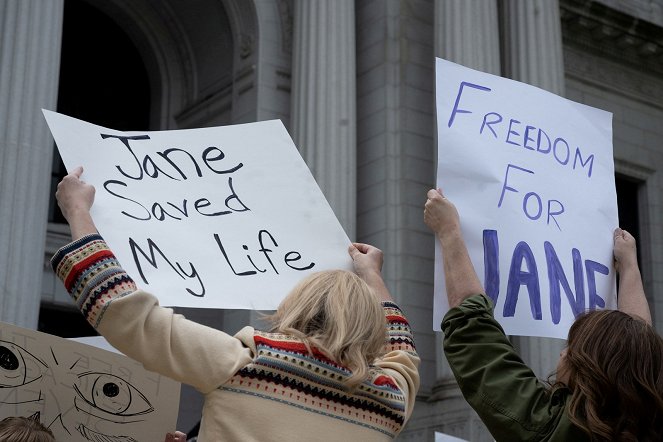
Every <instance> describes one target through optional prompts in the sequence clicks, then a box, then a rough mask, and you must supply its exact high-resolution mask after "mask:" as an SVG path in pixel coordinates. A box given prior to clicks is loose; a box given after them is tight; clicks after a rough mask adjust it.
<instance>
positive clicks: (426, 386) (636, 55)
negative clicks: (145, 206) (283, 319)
mask: <svg viewBox="0 0 663 442" xmlns="http://www.w3.org/2000/svg"><path fill="white" fill-rule="evenodd" d="M435 56H439V57H443V58H446V59H449V60H451V61H455V62H458V63H461V64H463V65H465V66H468V67H471V68H474V69H479V70H482V71H485V72H490V73H493V74H497V75H502V76H505V77H509V78H513V79H516V80H519V81H523V82H526V83H530V84H533V85H536V86H539V87H541V88H543V89H547V90H549V91H552V92H554V93H556V94H559V95H562V96H565V97H567V98H570V99H572V100H574V101H578V102H581V103H585V104H588V105H590V106H595V107H599V108H601V109H605V110H608V111H610V112H612V113H613V114H614V119H613V128H614V154H615V170H616V176H615V178H616V183H617V193H618V200H619V201H618V202H619V209H620V223H621V224H622V227H625V228H627V229H628V230H630V231H631V232H633V233H634V234H635V236H636V237H637V239H638V241H639V258H640V261H641V266H642V273H643V278H644V283H645V289H646V291H647V293H648V297H649V301H650V305H651V306H652V313H653V316H654V322H655V325H656V327H657V328H658V330H663V177H662V173H663V0H594V1H589V0H587V1H583V0H187V1H185V0H64V1H63V0H0V191H1V192H0V247H1V249H2V252H3V253H2V255H0V283H1V284H2V290H1V291H0V320H2V321H6V322H12V323H15V324H18V325H21V326H25V327H30V328H39V329H40V330H43V331H46V332H49V333H53V334H58V335H61V336H74V335H84V334H90V333H93V331H91V330H90V329H89V328H88V327H87V324H86V323H85V322H84V321H83V319H82V316H81V315H80V314H79V313H78V312H77V311H76V310H75V309H74V307H73V306H72V304H71V303H70V302H69V299H68V296H67V295H66V293H64V290H63V288H62V287H61V285H60V283H59V282H58V281H56V279H55V277H54V275H53V273H52V271H51V270H50V268H49V266H48V259H49V258H50V256H51V255H52V253H53V252H54V251H55V250H56V249H57V248H58V247H60V246H62V245H64V244H65V243H66V242H67V241H68V239H69V232H68V228H67V227H66V225H65V224H64V222H63V218H62V215H61V214H60V213H59V212H58V210H57V207H56V206H57V205H56V204H55V203H54V197H53V193H54V189H55V185H56V184H57V182H58V181H59V179H60V178H61V177H62V176H63V175H64V173H65V171H64V168H63V165H62V163H61V161H60V159H59V156H58V154H57V152H56V151H55V150H54V143H53V140H52V138H51V136H50V134H49V132H48V130H47V128H46V124H45V121H44V119H43V117H42V114H41V108H45V109H51V110H57V111H58V112H62V113H65V114H68V115H71V116H74V117H77V118H81V119H84V120H87V121H90V122H92V123H95V124H98V125H102V126H106V127H111V128H114V129H120V130H163V129H180V128H193V127H203V126H216V125H226V124H236V123H244V122H252V121H258V120H267V119H274V118H279V119H281V120H282V121H283V122H284V123H285V125H286V127H287V128H288V129H289V131H290V133H291V134H292V136H293V138H294V140H295V143H296V144H297V145H298V146H299V149H300V151H301V154H302V156H303V157H304V159H305V160H306V162H307V163H308V165H309V167H310V168H311V170H312V171H313V174H314V176H315V177H316V179H317V180H318V183H319V185H320V187H321V188H322V190H323V192H324V193H325V195H326V196H327V199H328V200H329V202H330V204H331V206H332V208H333V209H334V211H335V212H336V214H337V216H338V218H339V219H340V221H341V223H342V224H343V226H344V227H345V229H346V231H347V233H348V235H349V236H350V237H351V238H352V239H355V240H358V241H362V242H368V243H372V244H374V245H376V246H378V247H380V248H382V249H383V250H384V252H385V269H384V274H385V277H386V281H387V284H388V286H389V288H390V289H391V291H392V293H393V294H394V296H395V297H396V299H397V300H398V302H399V304H400V305H401V306H402V307H403V308H404V310H405V311H406V313H407V314H408V317H409V319H410V321H411V323H412V324H413V326H414V329H415V332H416V343H417V347H418V350H419V352H420V354H421V356H422V359H423V361H422V366H421V374H422V387H421V391H420V395H419V401H418V403H417V406H416V407H415V413H414V416H413V418H412V419H411V421H410V423H409V424H408V425H407V427H406V430H405V431H404V433H403V434H402V435H401V436H400V438H399V440H412V441H432V440H433V433H434V431H443V432H446V433H449V434H453V435H455V436H458V437H462V438H465V439H468V440H473V441H474V440H476V441H484V440H486V441H488V440H492V438H491V437H490V435H489V434H488V433H487V431H486V430H485V428H484V427H483V426H482V424H481V422H480V421H479V419H478V418H477V416H476V415H475V414H474V413H473V412H472V411H471V410H470V409H469V407H468V406H467V405H466V403H465V402H464V400H463V398H462V396H461V395H460V393H459V390H458V388H457V386H456V384H455V382H454V380H453V378H452V376H451V374H450V372H449V369H448V366H447V365H446V362H445V359H444V355H443V353H442V351H441V336H440V335H439V334H435V333H434V332H432V290H433V245H434V240H433V236H432V235H431V234H430V233H429V231H428V229H427V228H426V227H425V225H424V224H423V221H422V213H423V203H424V202H425V199H426V198H425V195H426V191H427V190H428V189H429V188H431V187H433V186H434V184H435V178H434V171H435V158H436V144H435V103H434V94H433V91H434V57H435ZM182 311H183V312H184V313H185V314H186V315H187V316H189V317H191V318H192V319H195V320H197V321H199V322H203V323H206V324H209V325H211V326H214V327H217V328H219V329H223V330H225V331H227V332H229V333H234V332H235V331H237V330H238V329H239V328H240V327H241V326H242V325H244V324H246V323H247V322H251V323H256V321H257V318H258V316H257V315H256V314H255V313H251V312H247V311H213V310H184V309H182ZM514 340H515V342H516V344H517V346H518V348H519V349H520V351H521V353H522V355H523V357H524V358H525V360H526V361H527V362H529V363H530V364H531V365H532V366H533V367H534V369H535V371H536V372H537V374H538V375H539V376H540V377H542V378H545V377H546V376H547V374H548V373H549V372H550V371H552V369H553V368H554V366H555V364H556V361H557V358H558V353H559V350H560V348H561V346H562V344H563V343H562V341H558V340H552V339H534V338H515V339H514ZM201 403H202V399H201V398H200V397H199V395H198V394H197V393H196V392H194V391H192V390H191V389H189V388H185V389H184V390H183V394H182V400H181V412H180V422H179V423H178V428H179V429H181V430H184V431H186V430H188V429H189V428H190V427H192V426H193V425H194V424H195V422H196V421H197V420H198V419H199V417H200V416H199V413H200V406H201Z"/></svg>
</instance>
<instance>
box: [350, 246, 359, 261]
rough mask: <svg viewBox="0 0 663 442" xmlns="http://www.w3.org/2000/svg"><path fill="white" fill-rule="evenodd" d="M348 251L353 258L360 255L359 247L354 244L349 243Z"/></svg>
mask: <svg viewBox="0 0 663 442" xmlns="http://www.w3.org/2000/svg"><path fill="white" fill-rule="evenodd" d="M348 253H349V254H350V257H351V258H352V259H353V260H354V259H355V256H358V255H361V252H360V251H359V249H357V247H356V246H355V245H354V244H350V246H349V247H348Z"/></svg>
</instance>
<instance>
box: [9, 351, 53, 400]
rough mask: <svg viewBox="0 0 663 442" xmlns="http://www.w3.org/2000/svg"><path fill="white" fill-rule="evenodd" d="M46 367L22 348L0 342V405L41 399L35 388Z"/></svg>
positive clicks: (39, 391)
mask: <svg viewBox="0 0 663 442" xmlns="http://www.w3.org/2000/svg"><path fill="white" fill-rule="evenodd" d="M46 368H47V365H46V364H45V363H44V362H43V361H42V360H41V359H39V358H38V357H37V356H35V355H33V354H32V353H30V352H29V351H27V350H26V349H24V348H23V347H21V346H19V345H16V344H14V343H12V342H8V341H2V340H0V403H2V404H24V403H29V402H39V401H40V400H41V399H42V395H41V390H40V389H39V387H37V388H35V389H29V388H20V387H24V386H26V385H28V386H33V385H35V386H37V385H38V383H37V381H39V380H40V379H41V377H42V373H43V371H44V370H45V369H46Z"/></svg>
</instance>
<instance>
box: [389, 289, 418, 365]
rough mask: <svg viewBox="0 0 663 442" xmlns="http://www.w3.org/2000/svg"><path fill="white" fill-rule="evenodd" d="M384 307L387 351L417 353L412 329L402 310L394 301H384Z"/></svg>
mask: <svg viewBox="0 0 663 442" xmlns="http://www.w3.org/2000/svg"><path fill="white" fill-rule="evenodd" d="M382 308H383V309H384V316H385V318H386V319H387V341H386V342H385V353H389V352H391V351H396V350H400V351H405V352H408V353H412V354H415V355H416V354H417V349H416V348H415V346H414V339H413V337H412V330H411V329H410V324H409V323H408V321H407V318H406V317H405V315H404V314H403V312H402V310H401V309H400V308H399V307H398V306H397V305H396V304H394V303H393V302H389V301H383V302H382Z"/></svg>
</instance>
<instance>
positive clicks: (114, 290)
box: [51, 234, 136, 328]
mask: <svg viewBox="0 0 663 442" xmlns="http://www.w3.org/2000/svg"><path fill="white" fill-rule="evenodd" d="M51 267H53V271H54V272H55V274H56V276H57V277H58V278H60V279H61V280H62V281H63V283H64V286H65V289H67V291H68V292H69V294H70V295H71V297H72V298H73V300H74V302H75V303H76V306H77V307H78V308H79V310H80V311H81V312H82V313H83V315H84V316H85V319H86V320H87V321H88V322H89V323H90V325H92V326H93V327H94V328H97V327H98V326H99V322H100V321H101V319H102V317H103V315H104V312H105V311H106V309H107V308H108V306H109V305H110V304H111V302H112V301H113V300H114V299H118V298H120V297H123V296H126V295H128V294H131V293H133V292H135V291H136V284H135V283H134V281H133V279H131V277H130V276H129V275H127V273H126V272H125V271H124V270H123V269H122V267H120V263H119V262H118V260H117V258H115V255H114V254H113V252H112V251H111V250H110V249H109V248H108V246H107V245H106V242H105V241H104V240H103V238H102V237H101V236H100V235H98V234H92V235H86V236H84V237H82V238H80V239H78V240H77V241H74V242H72V243H71V244H68V245H66V246H64V247H62V248H60V249H59V250H58V251H57V252H56V253H55V255H53V258H51Z"/></svg>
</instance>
